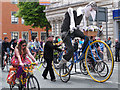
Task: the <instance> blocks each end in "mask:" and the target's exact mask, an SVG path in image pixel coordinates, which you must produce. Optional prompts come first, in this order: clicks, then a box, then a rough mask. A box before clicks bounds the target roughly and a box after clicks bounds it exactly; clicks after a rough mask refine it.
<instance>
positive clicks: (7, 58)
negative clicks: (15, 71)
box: [2, 52, 11, 72]
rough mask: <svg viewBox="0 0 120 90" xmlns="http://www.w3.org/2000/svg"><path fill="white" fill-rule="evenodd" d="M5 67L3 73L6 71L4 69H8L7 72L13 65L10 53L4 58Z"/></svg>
mask: <svg viewBox="0 0 120 90" xmlns="http://www.w3.org/2000/svg"><path fill="white" fill-rule="evenodd" d="M3 59H4V60H3V67H2V71H3V70H4V68H5V67H6V70H7V72H8V71H9V65H11V56H10V53H8V52H7V53H5V55H4V56H3Z"/></svg>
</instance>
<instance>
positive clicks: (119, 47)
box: [114, 39, 120, 62]
mask: <svg viewBox="0 0 120 90" xmlns="http://www.w3.org/2000/svg"><path fill="white" fill-rule="evenodd" d="M114 47H115V61H116V62H120V58H119V51H120V42H118V39H116V40H115V46H114Z"/></svg>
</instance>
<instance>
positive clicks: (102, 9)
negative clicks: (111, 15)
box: [89, 7, 108, 22]
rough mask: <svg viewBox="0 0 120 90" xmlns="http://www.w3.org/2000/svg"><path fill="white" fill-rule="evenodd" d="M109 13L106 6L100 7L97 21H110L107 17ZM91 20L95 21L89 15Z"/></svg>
mask: <svg viewBox="0 0 120 90" xmlns="http://www.w3.org/2000/svg"><path fill="white" fill-rule="evenodd" d="M107 14H108V13H107V8H105V7H98V10H97V14H96V19H95V21H97V20H98V21H101V22H106V21H108V18H106V17H107ZM89 20H90V21H93V20H92V17H91V16H90V17H89Z"/></svg>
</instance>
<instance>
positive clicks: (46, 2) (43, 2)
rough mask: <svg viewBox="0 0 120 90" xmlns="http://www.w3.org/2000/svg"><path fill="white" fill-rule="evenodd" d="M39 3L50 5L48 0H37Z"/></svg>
mask: <svg viewBox="0 0 120 90" xmlns="http://www.w3.org/2000/svg"><path fill="white" fill-rule="evenodd" d="M39 5H50V0H39Z"/></svg>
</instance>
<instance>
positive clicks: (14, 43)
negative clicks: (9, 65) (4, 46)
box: [10, 39, 17, 54]
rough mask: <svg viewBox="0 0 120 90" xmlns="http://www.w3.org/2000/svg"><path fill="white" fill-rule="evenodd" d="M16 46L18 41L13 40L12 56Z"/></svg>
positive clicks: (11, 45)
mask: <svg viewBox="0 0 120 90" xmlns="http://www.w3.org/2000/svg"><path fill="white" fill-rule="evenodd" d="M16 45H17V39H13V40H11V43H10V49H11V50H12V54H13V52H14V50H15V47H16Z"/></svg>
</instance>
